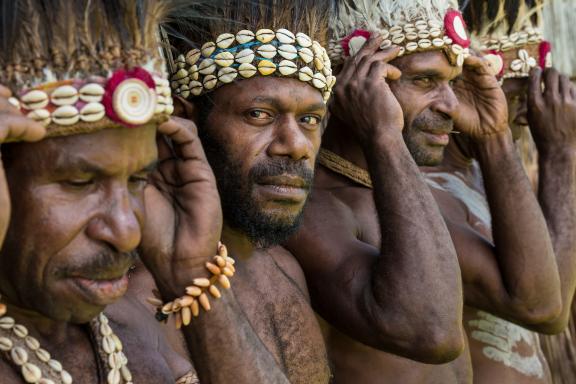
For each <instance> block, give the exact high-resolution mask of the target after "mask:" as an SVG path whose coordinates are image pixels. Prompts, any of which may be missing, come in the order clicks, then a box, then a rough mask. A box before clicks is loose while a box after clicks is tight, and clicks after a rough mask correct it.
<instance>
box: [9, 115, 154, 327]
mask: <svg viewBox="0 0 576 384" xmlns="http://www.w3.org/2000/svg"><path fill="white" fill-rule="evenodd" d="M155 133H156V129H155V126H154V125H148V126H145V127H137V128H122V129H105V130H102V131H99V132H96V133H91V134H84V135H75V136H68V137H61V138H53V139H46V140H44V141H41V142H39V143H33V144H12V145H11V146H10V147H9V148H6V151H4V148H2V149H3V152H5V153H3V155H6V172H7V179H8V184H9V188H10V195H11V197H12V216H11V221H10V226H9V228H8V233H7V236H6V240H5V242H4V246H3V248H2V251H1V252H0V287H1V288H0V289H1V291H2V293H3V294H4V295H5V296H6V298H7V299H8V300H9V302H12V303H14V304H15V305H17V306H19V307H23V308H26V309H31V310H33V311H35V312H38V313H40V314H42V315H44V316H46V317H49V318H51V319H54V320H58V321H70V322H75V323H83V322H86V321H88V320H90V319H91V318H93V317H94V316H95V315H96V314H98V313H99V312H100V311H102V310H103V309H104V307H105V306H106V305H107V304H110V303H112V302H114V301H116V300H117V299H118V298H119V297H120V296H122V295H123V294H124V293H125V291H126V289H127V284H128V279H127V272H128V269H129V268H130V266H131V265H132V264H133V263H134V261H135V249H136V247H137V246H138V244H139V243H140V238H141V229H142V228H141V227H142V223H143V222H144V221H143V220H144V201H143V196H144V193H143V192H144V187H145V186H146V182H147V181H146V180H147V175H148V173H149V172H150V170H151V168H152V167H153V166H154V164H155V162H156V158H157V151H156V142H155Z"/></svg>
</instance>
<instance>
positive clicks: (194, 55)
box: [186, 48, 202, 65]
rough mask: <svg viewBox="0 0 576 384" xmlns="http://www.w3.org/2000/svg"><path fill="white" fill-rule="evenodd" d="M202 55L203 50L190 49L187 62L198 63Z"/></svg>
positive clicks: (189, 63)
mask: <svg viewBox="0 0 576 384" xmlns="http://www.w3.org/2000/svg"><path fill="white" fill-rule="evenodd" d="M200 55H202V52H200V50H199V49H197V48H195V49H191V50H189V51H188V53H187V54H186V63H188V65H194V64H196V63H197V62H198V60H199V59H200Z"/></svg>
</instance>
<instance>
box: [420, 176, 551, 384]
mask: <svg viewBox="0 0 576 384" xmlns="http://www.w3.org/2000/svg"><path fill="white" fill-rule="evenodd" d="M425 176H426V181H427V183H428V185H429V186H430V187H431V188H435V189H437V190H441V191H444V192H448V193H450V194H451V195H452V196H454V197H455V198H457V199H458V200H460V201H461V202H462V203H463V204H465V205H466V207H467V208H468V210H469V211H470V213H472V214H473V215H474V216H475V217H476V218H478V219H479V220H480V221H481V222H482V223H483V224H484V225H485V226H486V227H487V228H491V225H492V220H491V215H490V209H489V207H488V202H487V201H486V198H485V197H484V196H483V195H482V194H480V193H479V192H478V191H476V190H474V189H472V188H470V187H469V186H468V185H467V184H466V183H465V182H464V181H463V180H462V179H461V178H460V177H458V175H457V174H452V173H446V172H436V173H428V174H426V175H425ZM476 315H477V317H476V319H474V320H470V321H469V322H468V326H469V328H470V329H472V332H471V333H470V337H472V338H473V339H475V340H477V341H479V342H481V343H483V344H485V345H486V346H485V347H484V348H483V349H482V352H483V353H484V356H486V357H487V358H488V359H490V360H492V361H495V362H498V363H501V364H504V365H505V366H507V367H510V368H512V369H514V370H516V371H518V372H520V373H522V374H524V375H526V376H530V377H537V378H540V379H541V378H544V374H545V373H544V372H545V368H544V366H543V363H542V361H541V360H540V355H539V351H540V342H539V339H538V335H537V334H536V333H535V332H531V331H528V330H527V329H524V328H522V327H519V326H518V325H516V324H513V323H511V322H509V321H506V320H504V319H500V318H498V317H496V316H493V315H491V314H489V313H486V312H483V311H478V312H477V313H476ZM522 344H523V345H524V346H525V347H526V348H523V351H524V352H523V353H522V354H521V353H520V351H519V348H520V346H521V345H522ZM527 350H528V351H529V353H528V354H526V352H525V351H527Z"/></svg>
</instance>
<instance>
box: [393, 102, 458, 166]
mask: <svg viewBox="0 0 576 384" xmlns="http://www.w3.org/2000/svg"><path fill="white" fill-rule="evenodd" d="M453 124H454V123H453V121H452V119H450V118H447V117H444V116H442V115H440V114H438V113H434V112H432V111H429V110H427V111H424V112H423V113H421V114H420V115H418V116H416V118H415V119H414V120H413V121H412V123H411V124H406V125H405V127H404V130H403V131H402V136H403V137H404V142H405V143H406V147H407V148H408V151H410V154H411V155H412V157H413V158H414V161H415V162H416V164H418V165H419V166H434V165H438V164H440V163H441V162H442V159H443V154H444V148H431V147H430V146H428V145H427V144H426V143H425V142H424V141H423V140H422V139H423V138H422V136H421V133H422V132H423V131H428V130H434V131H442V132H450V131H452V129H453Z"/></svg>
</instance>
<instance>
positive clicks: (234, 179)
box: [199, 128, 314, 248]
mask: <svg viewBox="0 0 576 384" xmlns="http://www.w3.org/2000/svg"><path fill="white" fill-rule="evenodd" d="M208 130H209V129H205V128H204V129H200V130H199V132H200V133H199V136H200V140H201V141H202V145H203V146H204V150H205V152H206V156H207V158H208V161H209V163H210V165H211V167H212V170H213V171H214V175H215V176H216V181H217V184H218V192H219V194H220V201H221V204H222V212H223V214H224V220H225V222H226V224H227V225H229V226H230V227H232V228H236V229H238V230H240V231H241V232H242V233H244V234H245V235H246V236H247V237H248V238H249V239H250V241H251V242H252V244H254V245H255V246H256V247H257V248H268V247H271V246H274V245H278V244H281V243H282V242H284V241H285V240H287V239H288V238H289V237H290V236H291V235H292V234H293V233H295V232H296V230H297V229H298V227H299V225H300V223H301V222H302V214H303V210H300V212H299V213H298V214H297V215H296V216H292V217H289V218H278V217H274V216H273V215H270V214H267V213H266V212H264V211H263V210H262V209H261V208H260V207H259V206H258V204H257V202H256V201H255V200H254V198H253V196H252V191H253V187H254V186H255V185H256V184H257V182H258V180H260V179H261V178H263V177H265V176H279V175H284V174H288V175H294V176H299V177H300V178H302V180H304V184H305V185H304V186H303V188H305V189H307V190H309V189H310V187H311V184H312V180H313V179H314V171H313V170H311V169H310V168H308V167H307V166H306V163H305V162H304V161H303V160H301V161H295V160H290V159H288V158H286V157H283V158H280V157H278V158H271V159H270V160H269V161H266V162H260V163H258V164H256V165H254V166H253V167H252V168H251V169H250V172H249V174H248V179H247V180H243V179H242V177H241V175H242V172H241V166H240V162H239V161H237V160H235V159H233V158H232V157H231V156H230V155H229V153H228V151H227V150H226V148H225V146H224V145H223V144H222V143H220V142H219V141H218V140H217V139H216V138H214V137H213V136H212V135H211V134H210V133H209V132H206V131H208Z"/></svg>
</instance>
